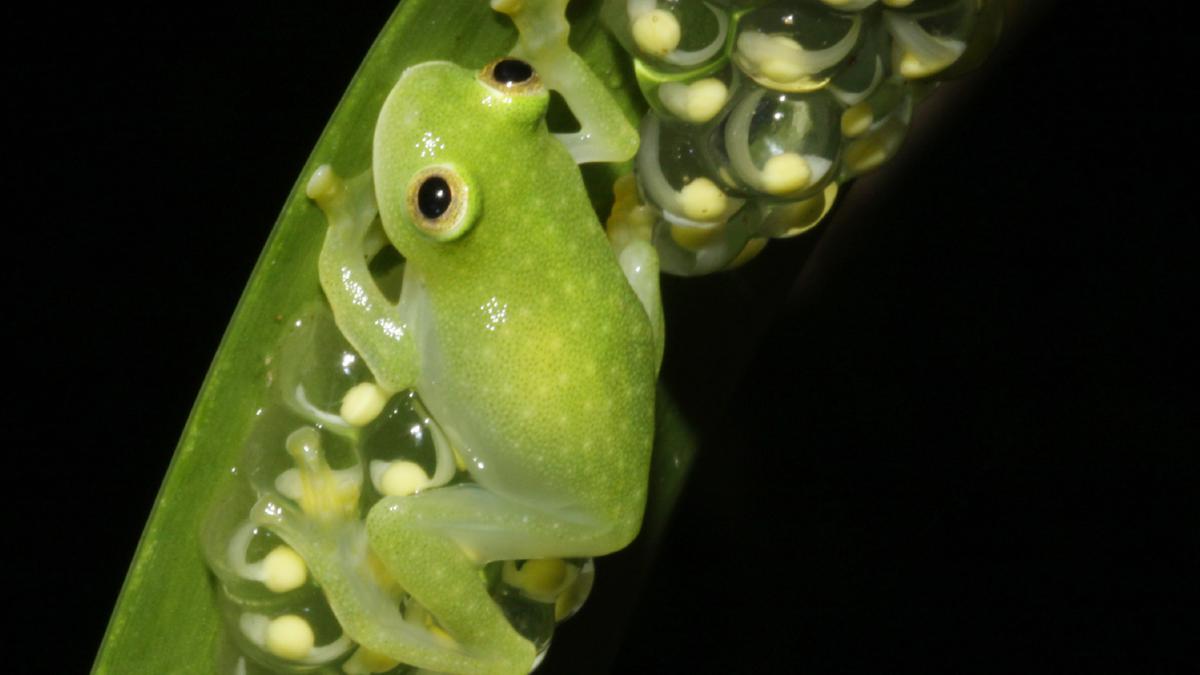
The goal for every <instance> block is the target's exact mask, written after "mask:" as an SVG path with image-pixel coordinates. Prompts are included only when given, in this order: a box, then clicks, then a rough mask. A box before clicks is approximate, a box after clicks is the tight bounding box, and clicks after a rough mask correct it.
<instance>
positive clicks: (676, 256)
mask: <svg viewBox="0 0 1200 675" xmlns="http://www.w3.org/2000/svg"><path fill="white" fill-rule="evenodd" d="M739 202H740V203H741V207H740V208H739V209H738V210H737V212H736V213H734V214H733V215H732V216H731V217H729V218H728V219H726V220H725V221H723V222H719V223H697V222H695V221H690V220H687V219H684V218H680V217H679V216H675V215H673V214H671V213H669V212H666V211H664V212H662V214H661V217H660V218H659V221H658V223H657V224H656V225H655V227H654V235H653V237H652V239H651V243H653V244H654V247H655V249H657V250H658V256H659V265H660V266H661V269H662V270H663V271H664V272H667V273H670V274H675V275H679V276H699V275H702V274H710V273H712V272H716V271H719V270H721V269H724V268H725V267H726V266H728V265H729V264H730V263H731V262H732V261H733V260H734V259H735V258H737V257H738V255H739V254H740V253H741V252H742V250H743V249H745V248H746V243H747V242H748V241H749V240H750V238H751V236H752V235H753V233H754V231H755V229H756V228H757V227H758V225H759V223H760V221H761V219H762V209H761V207H760V206H759V204H758V203H757V201H754V200H752V201H742V200H739Z"/></svg>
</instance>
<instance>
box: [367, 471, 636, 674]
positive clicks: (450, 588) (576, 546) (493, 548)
mask: <svg viewBox="0 0 1200 675" xmlns="http://www.w3.org/2000/svg"><path fill="white" fill-rule="evenodd" d="M637 526H638V523H637V522H623V521H621V520H619V519H618V521H617V522H616V523H612V522H609V521H607V520H603V519H598V518H597V519H593V518H590V517H588V516H586V515H583V514H578V513H575V514H569V515H568V514H563V513H557V512H548V511H544V510H540V509H538V508H536V507H534V506H531V505H530V504H527V503H520V502H516V501H513V500H511V499H508V498H506V497H504V496H501V495H498V494H496V493H494V492H490V491H488V490H486V489H484V488H482V487H480V486H479V485H476V484H471V483H464V484H458V485H452V486H449V487H445V488H442V489H439V490H428V491H425V492H421V493H419V494H415V495H412V496H409V497H387V498H385V499H382V500H380V501H379V502H378V503H377V504H376V505H375V506H374V507H372V509H371V511H370V513H369V514H368V515H367V533H368V536H369V537H370V542H371V549H372V551H373V552H374V553H375V554H376V555H378V556H379V557H380V559H381V560H382V561H383V564H384V566H385V567H386V568H387V570H388V572H389V573H390V574H391V575H392V577H393V578H394V579H395V580H396V582H397V583H399V584H400V585H401V586H403V587H404V589H405V590H406V591H407V592H409V593H410V594H411V595H412V596H413V598H415V599H416V600H417V602H419V603H421V605H422V606H423V607H425V608H426V609H428V610H429V612H430V613H432V614H433V616H434V617H436V618H437V620H438V622H439V623H440V624H441V626H442V627H443V628H445V630H446V631H447V632H448V633H449V634H450V635H451V636H452V637H453V638H454V639H455V640H456V641H458V643H459V644H462V645H464V646H466V647H467V648H469V649H472V650H475V651H477V652H479V653H483V654H489V655H491V658H493V659H495V661H494V666H493V668H491V669H489V671H488V672H513V673H517V672H528V669H529V667H530V664H531V663H532V662H533V658H534V653H535V650H534V647H533V645H532V644H531V643H529V642H528V641H526V640H525V639H524V638H522V637H521V636H520V635H518V634H517V633H516V631H514V630H513V628H512V626H511V625H510V624H509V623H508V620H507V619H505V617H504V614H503V613H502V612H501V610H500V608H499V607H498V606H497V605H496V604H495V602H494V601H493V600H492V598H491V596H490V595H489V594H488V589H487V584H486V581H485V579H484V578H483V576H482V575H481V574H480V566H481V565H482V564H485V563H487V562H490V561H493V560H514V559H519V560H526V559H531V558H546V557H563V558H566V557H579V556H592V555H602V554H604V553H611V552H612V551H615V550H617V549H620V548H621V547H623V546H625V545H626V544H628V543H629V541H630V540H631V539H632V538H633V535H634V534H635V533H636V532H637Z"/></svg>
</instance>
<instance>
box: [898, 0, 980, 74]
mask: <svg viewBox="0 0 1200 675" xmlns="http://www.w3.org/2000/svg"><path fill="white" fill-rule="evenodd" d="M979 4H980V3H979V0H913V2H910V3H908V4H907V5H903V6H897V5H896V4H895V3H893V4H892V6H891V7H889V8H888V9H887V10H886V11H884V13H883V22H884V25H885V26H886V27H887V30H888V32H889V33H891V36H892V40H893V44H892V65H893V68H894V69H895V71H896V72H897V73H899V74H900V75H901V76H903V77H905V78H907V79H910V80H914V79H921V78H926V77H930V76H932V75H936V74H938V73H940V72H941V71H944V70H946V69H947V68H949V67H950V66H951V65H953V64H954V63H955V61H957V60H958V58H959V57H960V56H962V55H963V52H964V51H966V48H967V43H968V41H969V39H970V37H971V32H972V30H973V29H974V27H975V20H976V18H977V16H978V14H979V11H978V8H979Z"/></svg>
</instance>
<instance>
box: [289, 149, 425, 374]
mask: <svg viewBox="0 0 1200 675" xmlns="http://www.w3.org/2000/svg"><path fill="white" fill-rule="evenodd" d="M306 192H307V194H308V197H309V198H310V199H312V200H313V201H315V202H317V204H318V205H319V206H320V207H321V210H322V211H324V212H325V217H326V218H327V219H328V221H329V229H328V231H327V232H326V233H325V243H324V245H323V246H322V247H321V257H320V263H319V274H320V278H321V288H322V290H324V291H325V297H326V298H327V299H328V300H329V305H330V307H331V308H332V309H333V318H334V321H335V322H336V323H337V327H338V329H339V330H340V331H341V332H342V335H344V336H345V337H346V339H347V340H348V341H349V342H350V344H351V345H353V346H354V349H355V350H357V351H358V353H359V354H360V355H361V356H362V358H363V359H364V360H365V361H366V363H367V366H368V367H369V368H370V369H371V372H372V373H373V374H374V375H375V377H376V379H377V380H378V384H379V386H381V387H383V388H384V389H386V390H388V391H391V392H396V391H400V390H401V389H407V388H409V387H411V386H412V385H413V382H414V381H415V380H416V373H417V357H416V348H415V347H414V346H413V340H412V337H411V336H410V335H409V331H408V328H407V326H405V325H404V323H403V321H402V320H401V319H400V315H399V313H398V312H397V310H396V307H395V306H394V305H392V304H391V303H390V302H388V300H387V298H386V297H385V296H384V295H383V292H382V291H380V290H379V287H378V286H377V285H376V283H375V280H374V278H372V276H371V272H370V270H369V269H368V268H367V260H368V256H369V254H370V253H373V252H374V251H375V250H378V248H379V242H368V235H369V233H370V232H371V223H372V222H373V221H374V220H375V214H376V213H377V212H378V207H377V206H376V203H375V189H374V183H373V181H372V176H371V172H370V171H367V172H365V173H363V174H362V175H360V176H357V177H355V178H352V179H350V180H349V181H343V180H342V179H341V178H339V177H338V176H337V175H336V174H335V173H334V172H333V169H332V168H330V167H329V165H322V166H321V167H319V168H318V169H317V170H316V172H314V173H313V175H312V178H310V179H309V181H308V185H307V187H306Z"/></svg>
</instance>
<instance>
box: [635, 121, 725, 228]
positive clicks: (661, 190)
mask: <svg viewBox="0 0 1200 675" xmlns="http://www.w3.org/2000/svg"><path fill="white" fill-rule="evenodd" d="M641 137H642V146H641V148H640V149H639V150H638V155H637V160H636V162H637V164H636V167H637V177H638V185H639V187H640V188H641V192H642V194H643V196H644V197H645V201H646V202H647V203H648V204H650V205H651V206H654V207H656V208H657V209H659V210H660V211H662V212H663V213H664V214H666V217H667V218H668V219H669V220H671V221H672V222H681V223H685V224H687V225H689V226H694V227H698V228H708V227H715V226H717V225H719V224H721V223H723V222H725V221H726V220H727V219H728V218H729V217H730V216H731V215H733V214H734V213H736V212H737V211H738V209H740V208H741V205H742V200H741V199H738V198H736V197H734V196H732V195H729V194H727V193H726V191H725V189H724V188H723V187H721V186H720V185H719V184H718V181H716V180H713V178H712V177H711V176H708V175H706V172H705V168H704V161H703V158H702V157H701V155H700V151H699V148H698V147H697V146H696V144H695V142H694V134H693V133H692V130H691V128H690V127H687V126H682V125H671V124H665V123H663V122H662V121H661V120H659V118H658V117H657V116H656V115H655V114H654V113H653V112H651V113H647V115H646V116H645V117H644V118H643V120H642V125H641Z"/></svg>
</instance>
